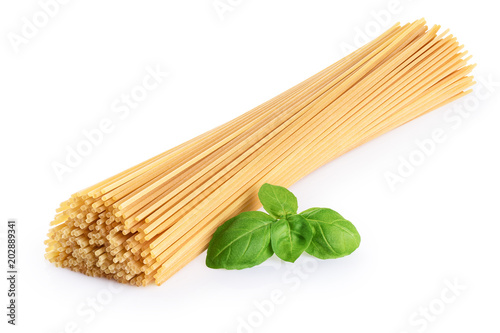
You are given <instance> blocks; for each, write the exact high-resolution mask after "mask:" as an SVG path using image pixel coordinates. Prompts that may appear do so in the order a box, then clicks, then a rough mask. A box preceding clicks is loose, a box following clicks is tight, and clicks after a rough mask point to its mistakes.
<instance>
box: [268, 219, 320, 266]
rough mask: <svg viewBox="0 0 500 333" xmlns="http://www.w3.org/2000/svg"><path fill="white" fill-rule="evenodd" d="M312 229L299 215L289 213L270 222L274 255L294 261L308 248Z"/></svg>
mask: <svg viewBox="0 0 500 333" xmlns="http://www.w3.org/2000/svg"><path fill="white" fill-rule="evenodd" d="M312 237H313V230H312V228H311V226H310V225H309V223H308V222H307V220H306V219H305V218H303V217H302V216H300V215H290V216H287V217H285V218H282V219H280V220H278V221H276V222H274V223H272V224H271V244H272V246H273V250H274V253H276V255H277V256H278V257H279V258H281V259H283V260H285V261H289V262H295V260H297V258H298V257H300V255H301V254H302V253H303V252H304V251H305V250H306V249H307V248H308V246H309V244H310V243H311V239H312Z"/></svg>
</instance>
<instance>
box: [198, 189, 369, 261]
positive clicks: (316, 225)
mask: <svg viewBox="0 0 500 333" xmlns="http://www.w3.org/2000/svg"><path fill="white" fill-rule="evenodd" d="M259 199H260V202H261V203H262V206H263V207H264V209H265V210H266V211H267V212H268V213H269V214H266V213H263V212H259V211H254V212H244V213H241V214H239V215H237V216H235V217H233V218H232V219H230V220H228V221H226V222H225V223H224V224H223V225H221V226H220V227H219V228H218V229H217V231H215V233H214V235H213V237H212V240H211V241H210V244H209V246H208V252H207V260H206V264H207V266H208V267H210V268H225V269H243V268H249V267H253V266H256V265H259V264H261V263H263V262H264V261H266V260H267V259H268V258H269V257H271V256H272V255H273V253H276V255H277V256H278V257H279V258H281V259H282V260H284V261H289V262H295V260H297V259H298V258H299V257H300V255H301V254H302V253H304V251H305V252H307V253H309V254H310V255H312V256H315V257H317V258H319V259H335V258H341V257H344V256H347V255H349V254H351V253H352V252H354V250H356V249H357V248H358V247H359V244H360V242H361V238H360V236H359V233H358V231H357V230H356V228H355V227H354V225H353V224H352V223H351V222H349V221H347V220H346V219H344V218H343V217H342V216H341V215H340V214H339V213H337V212H336V211H334V210H331V209H329V208H310V209H308V210H305V211H303V212H302V213H300V214H297V209H298V204H297V198H296V197H295V195H293V193H292V192H290V191H289V190H287V189H286V188H284V187H281V186H275V185H271V184H264V185H262V186H261V188H260V190H259Z"/></svg>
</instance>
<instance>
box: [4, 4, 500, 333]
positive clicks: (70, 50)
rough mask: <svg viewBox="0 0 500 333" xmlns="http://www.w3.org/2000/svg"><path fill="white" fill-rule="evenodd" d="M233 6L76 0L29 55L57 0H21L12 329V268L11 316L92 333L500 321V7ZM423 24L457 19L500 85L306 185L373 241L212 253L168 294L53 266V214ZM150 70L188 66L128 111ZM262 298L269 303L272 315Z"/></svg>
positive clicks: (306, 204)
mask: <svg viewBox="0 0 500 333" xmlns="http://www.w3.org/2000/svg"><path fill="white" fill-rule="evenodd" d="M46 1H48V0H45V1H43V2H46ZM223 3H232V5H230V6H232V9H233V10H232V11H230V12H226V13H225V15H223V20H222V19H221V17H220V16H219V15H218V13H217V11H216V10H215V9H214V7H213V0H203V1H200V0H197V1H159V0H156V1H153V0H145V1H124V0H120V1H118V0H114V1H96V0H87V1H77V0H74V1H69V2H68V3H67V4H64V5H60V8H59V10H58V12H57V13H56V14H55V15H54V17H51V18H50V19H49V22H48V23H47V25H46V26H44V27H42V28H40V29H39V31H38V33H37V34H36V35H34V36H32V37H31V38H28V39H27V40H26V41H25V42H26V43H24V44H22V45H20V46H19V48H18V52H15V48H14V47H13V45H12V43H11V42H10V41H9V38H8V36H12V34H21V29H22V27H23V25H24V24H25V23H24V21H23V17H26V18H28V20H30V21H32V17H33V15H34V14H36V13H37V12H39V11H40V10H41V9H40V8H41V7H40V5H39V3H38V2H37V1H34V0H29V1H28V0H23V1H2V3H1V5H0V30H1V31H0V35H1V37H2V38H1V42H0V52H1V53H0V56H1V61H0V89H1V90H0V91H1V98H0V110H1V122H0V124H1V130H0V135H1V139H0V142H1V155H2V162H1V165H0V168H1V172H0V175H1V188H0V203H1V204H0V207H1V211H0V219H1V221H2V228H1V229H0V230H1V233H2V237H3V238H2V239H1V242H2V244H1V249H2V250H1V253H2V254H1V258H2V259H1V260H2V264H1V266H2V270H3V271H4V270H5V261H6V260H5V257H6V253H5V252H6V251H5V249H6V245H5V229H6V228H5V224H6V220H7V219H8V218H16V219H17V220H18V224H19V227H18V229H19V230H18V237H19V271H20V275H19V285H18V288H19V296H18V304H19V308H18V326H16V327H11V326H10V325H7V324H6V316H5V312H6V309H5V306H4V305H5V304H6V302H7V297H6V289H7V286H6V284H5V279H4V278H2V279H1V280H2V281H3V282H2V283H1V288H2V289H1V291H0V294H1V295H2V298H1V302H0V304H2V306H1V308H2V309H3V310H2V311H1V312H2V313H1V316H0V317H1V318H2V320H1V321H2V324H1V325H2V327H7V328H8V332H32V331H36V332H57V333H58V332H65V331H66V332H72V331H73V329H72V325H77V330H76V331H81V332H109V331H110V330H112V331H113V332H118V331H122V332H134V331H139V330H140V331H142V332H148V331H150V332H153V331H155V332H167V331H168V332H237V331H238V329H240V331H241V332H305V331H314V330H317V331H321V332H384V333H386V332H394V333H401V332H407V333H413V332H475V331H479V332H498V331H499V330H500V322H499V321H498V313H499V311H500V302H499V299H500V286H499V281H500V270H499V260H498V255H499V254H500V241H499V240H498V237H499V234H500V223H499V222H500V221H499V220H500V219H499V214H498V207H499V199H500V194H499V188H500V174H499V170H500V160H499V158H498V144H499V142H500V141H499V140H500V131H499V130H498V129H499V124H500V113H499V112H498V111H499V110H498V108H499V98H498V92H499V91H500V86H498V82H499V81H500V74H499V65H498V54H499V51H500V50H499V45H498V32H499V25H498V21H499V20H498V8H494V7H492V6H494V2H493V1H486V0H476V1H473V2H470V1H451V0H447V1H430V0H419V1H417V0H414V1H410V0H400V1H399V5H397V6H396V7H397V9H398V10H397V12H394V11H393V13H391V14H390V24H389V23H386V22H382V23H376V22H377V21H376V20H375V18H374V16H372V15H373V14H371V13H373V12H377V13H380V11H387V10H388V9H392V7H391V5H390V4H389V3H390V1H388V0H376V1H374V0H363V1H342V2H339V1H331V0H330V1H327V0H324V1H319V0H308V1H304V0H303V1H293V0H280V1H264V0H241V1H236V0H233V1H229V0H228V1H226V0H224V1H223ZM495 4H496V3H495ZM420 17H425V18H426V19H427V20H428V22H429V23H430V24H435V23H436V24H441V25H442V26H443V27H446V28H450V29H451V31H452V33H453V34H455V35H456V36H458V38H459V41H460V42H462V43H464V44H465V45H466V48H467V49H468V50H469V51H470V52H471V54H473V55H474V62H476V63H478V67H477V68H476V70H475V73H474V74H475V75H476V76H480V77H482V78H483V79H485V80H486V79H488V76H490V79H491V80H493V81H495V82H497V83H496V84H497V86H496V87H494V88H493V89H494V90H495V91H494V93H493V94H492V93H488V90H486V88H485V87H484V85H483V86H482V87H480V88H479V89H481V92H482V93H483V94H482V95H481V96H482V98H481V100H480V101H479V103H478V105H477V107H475V108H474V111H473V112H471V113H470V114H468V116H467V117H463V116H462V118H456V117H457V114H456V113H455V111H453V109H452V108H451V106H448V107H445V108H442V109H440V110H437V111H434V112H433V113H431V114H429V115H427V116H424V117H422V118H420V119H417V120H415V121H413V122H412V123H410V124H407V125H405V126H403V127H400V128H398V129H397V130H394V131H393V132H391V133H389V134H386V135H384V136H383V137H380V138H378V139H376V140H374V141H372V142H370V143H368V144H366V145H364V146H362V147H360V148H358V149H356V150H355V151H352V152H350V153H348V154H346V155H345V156H343V157H341V158H339V159H337V160H336V161H334V162H332V163H330V164H329V165H327V166H325V167H323V168H321V169H320V170H317V171H316V172H314V173H312V174H311V175H309V176H308V177H306V178H304V179H303V180H301V181H300V182H298V183H297V184H295V185H294V186H292V187H291V190H292V191H293V192H294V193H295V194H296V195H297V196H298V198H299V205H300V207H299V208H300V209H301V210H303V209H307V208H310V207H312V206H324V207H331V208H333V209H335V210H337V211H339V212H340V213H341V214H342V215H344V216H345V217H346V218H348V219H350V220H351V221H352V222H353V223H354V224H355V225H356V227H357V228H358V230H359V231H360V234H361V236H362V243H361V247H360V248H359V249H358V250H357V251H356V252H355V253H354V254H353V255H351V256H349V257H346V258H343V259H339V260H330V261H313V260H312V259H310V258H308V257H304V258H303V259H302V260H301V261H300V262H299V263H297V264H296V265H295V266H293V265H284V264H281V263H280V262H279V261H278V260H277V259H276V258H275V257H274V258H273V259H272V260H271V261H270V262H269V263H267V264H265V265H263V266H261V267H258V268H253V269H248V270H244V271H239V272H234V271H223V270H210V269H208V268H206V267H205V265H204V260H205V254H203V255H201V256H200V257H198V258H197V259H196V260H194V261H193V262H192V263H191V264H189V265H188V266H187V267H186V268H184V269H183V270H182V271H180V272H179V273H178V274H176V275H175V276H174V277H173V278H171V279H170V280H169V281H167V282H166V283H165V284H163V285H162V286H161V287H156V286H150V287H147V288H136V287H129V286H123V287H122V286H120V285H118V284H110V282H108V281H107V280H102V279H96V278H89V277H86V276H83V275H80V274H77V273H73V272H70V271H68V270H63V269H58V268H55V267H53V266H52V265H50V264H49V263H48V262H47V261H46V260H44V258H43V253H44V245H43V240H44V239H45V234H46V232H47V230H48V228H49V226H48V223H49V221H50V220H51V218H52V217H53V215H54V209H55V208H56V207H58V205H59V203H60V202H61V201H63V200H65V199H66V198H67V197H68V196H69V195H70V194H72V193H74V192H76V191H77V190H80V189H81V188H84V187H86V186H89V185H92V184H94V183H96V182H97V181H99V180H101V179H103V178H106V177H108V176H111V175H113V174H115V173H118V172H119V171H122V170H123V169H125V168H127V167H129V166H132V165H134V164H136V163H139V162H141V161H143V160H145V159H147V158H149V157H151V156H154V155H156V154H158V153H160V152H163V151H164V150H166V149H168V148H170V147H173V146H175V145H177V144H179V143H182V142H183V141H185V140H187V139H190V138H192V137H194V136H195V135H197V134H200V133H202V132H204V131H206V130H209V129H211V128H213V127H215V126H217V125H219V124H222V123H224V122H226V121H228V120H230V119H232V118H234V117H236V116H237V115H240V114H241V113H243V112H245V111H247V110H248V109H250V108H252V107H254V106H256V105H258V104H260V103H262V102H264V101H266V100H267V99H269V98H271V97H273V96H275V95H276V94H278V93H280V92H282V91H283V90H285V89H287V88H289V87H291V86H292V85H294V84H296V83H298V82H300V81H302V80H303V79H305V78H307V77H309V76H310V75H312V74H314V73H316V72H318V71H319V70H321V69H323V68H324V67H326V66H328V65H329V64H331V63H333V62H334V61H336V60H338V59H340V58H341V57H342V56H343V55H344V53H343V52H342V50H341V46H342V45H345V44H351V45H352V44H354V39H355V37H356V34H357V31H359V30H363V29H366V28H369V27H372V28H376V27H377V25H378V27H381V26H383V28H384V29H385V28H388V27H389V25H392V24H393V23H395V22H397V21H401V22H408V21H413V20H415V19H418V18H420ZM374 23H375V25H374ZM148 66H150V67H151V68H155V67H157V66H159V68H161V69H162V70H164V71H168V72H169V76H168V78H166V79H165V80H164V81H163V83H162V84H161V85H160V86H158V88H157V89H155V90H154V91H152V92H151V93H149V95H148V96H147V98H146V99H145V100H144V101H143V102H141V103H140V105H139V106H138V107H137V108H135V109H133V110H132V111H131V113H130V115H129V116H128V117H126V118H125V119H120V118H119V117H118V115H117V114H116V113H114V112H113V111H112V108H111V105H112V104H113V102H114V101H115V100H116V99H117V98H120V95H121V94H123V93H130V91H131V89H132V88H133V87H134V86H136V85H137V84H140V83H141V82H142V79H143V78H144V76H145V75H146V74H147V72H146V67H148ZM485 95H487V96H486V97H485ZM470 102H471V103H473V102H474V101H470ZM464 103H465V102H464V100H460V101H458V102H456V103H455V106H458V107H463V105H464ZM446 115H448V117H451V116H453V117H454V118H446ZM104 118H110V119H111V120H112V121H113V122H114V129H113V131H112V132H111V133H109V134H106V136H105V137H104V139H103V142H102V143H101V144H100V145H98V146H96V147H94V149H93V151H92V153H91V154H90V155H88V156H86V157H84V159H83V160H82V162H81V163H80V164H79V165H78V166H77V167H75V168H73V171H72V173H68V174H65V175H64V176H63V179H62V181H59V180H58V178H57V177H56V175H55V173H54V171H53V169H52V167H51V164H52V163H53V162H54V161H60V162H62V161H64V158H65V155H66V147H67V146H70V147H75V146H76V145H77V144H78V143H79V142H80V141H81V140H83V139H85V137H84V136H83V134H82V131H84V130H91V129H94V128H96V127H97V126H98V124H99V122H100V121H101V120H102V119H104ZM435 129H442V130H443V131H444V132H445V135H446V140H445V141H444V142H441V143H439V144H437V145H436V147H435V149H434V151H433V152H432V153H431V154H429V156H427V157H426V159H425V161H424V163H422V164H421V165H419V166H417V167H416V168H415V170H414V172H413V174H411V175H410V176H408V177H407V178H405V182H404V183H399V184H397V185H396V186H395V188H394V190H391V188H390V186H389V185H388V183H387V181H386V180H385V177H384V175H385V174H386V173H387V172H397V168H398V166H399V164H400V157H401V158H405V159H408V157H409V156H410V155H411V154H418V153H415V151H416V150H418V146H417V144H416V141H417V140H425V139H428V138H430V137H431V135H432V132H433V131H434V130H435ZM294 269H295V271H294ZM297 269H298V270H300V271H297ZM4 274H5V273H2V276H4ZM447 281H448V282H447ZM455 282H456V283H458V284H460V285H461V286H465V290H460V291H458V292H456V294H458V296H454V294H453V293H452V292H450V291H449V290H448V289H447V288H448V287H447V285H448V284H449V283H455ZM118 287H120V290H119V291H115V290H114V289H115V288H118ZM110 290H112V291H113V293H111V291H110ZM272 292H275V293H282V294H283V297H282V298H283V302H281V304H276V305H273V306H272V307H271V306H269V305H268V303H269V300H270V295H271V293H272ZM109 295H112V296H111V299H109ZM442 295H445V298H446V297H447V299H448V303H446V304H445V303H444V302H442V301H441V300H440V299H441V297H442ZM452 296H454V297H452ZM96 297H97V299H98V302H100V303H102V302H104V303H106V304H104V305H103V304H98V308H99V311H97V310H93V308H92V307H91V302H92V299H93V298H96ZM107 297H108V298H107ZM450 297H452V298H453V299H452V300H449V298H450ZM99 300H100V301H99ZM256 302H257V303H259V304H265V306H266V309H267V310H265V311H264V312H265V314H266V316H264V315H263V314H262V310H259V306H257V305H256ZM443 304H444V307H443ZM429 307H431V308H432V309H433V310H431V315H432V320H431V319H428V320H425V319H424V320H423V322H422V318H423V317H420V315H418V311H419V309H420V310H422V309H425V308H429ZM416 311H417V314H415V313H416ZM432 311H434V314H432ZM412 318H413V320H419V321H418V324H416V323H415V322H413V323H412V322H411V320H412ZM242 322H245V323H246V324H248V325H250V324H252V325H253V326H248V327H246V328H243V326H242V325H246V324H242ZM249 323H250V324H249ZM424 324H425V325H424ZM424 326H425V327H424ZM2 332H5V331H4V328H2Z"/></svg>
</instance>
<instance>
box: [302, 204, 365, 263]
mask: <svg viewBox="0 0 500 333" xmlns="http://www.w3.org/2000/svg"><path fill="white" fill-rule="evenodd" d="M300 215H301V216H303V217H304V218H305V219H306V220H307V221H308V222H309V223H310V224H311V226H312V228H313V230H314V236H313V238H312V241H311V244H310V245H309V247H308V248H307V250H306V252H307V253H309V254H310V255H313V256H315V257H317V258H319V259H335V258H341V257H344V256H347V255H349V254H351V253H352V252H354V250H356V249H357V248H358V247H359V244H360V242H361V237H360V236H359V233H358V231H357V230H356V227H354V225H353V224H352V223H351V222H349V221H347V220H346V219H344V218H343V217H342V216H341V215H340V214H339V213H337V212H336V211H334V210H331V209H329V208H310V209H308V210H305V211H303V212H302V213H300Z"/></svg>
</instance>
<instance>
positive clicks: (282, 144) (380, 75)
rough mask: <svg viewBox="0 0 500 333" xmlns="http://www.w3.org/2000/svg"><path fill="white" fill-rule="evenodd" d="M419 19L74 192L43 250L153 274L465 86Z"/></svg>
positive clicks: (59, 261)
mask: <svg viewBox="0 0 500 333" xmlns="http://www.w3.org/2000/svg"><path fill="white" fill-rule="evenodd" d="M439 28H440V27H439V26H433V27H431V28H428V27H427V26H426V23H425V21H424V20H423V19H421V20H418V21H415V22H413V23H409V24H405V25H403V26H401V25H399V24H396V25H394V26H393V27H392V28H390V29H389V30H387V31H386V32H385V33H383V34H382V35H381V36H380V37H378V38H377V39H375V40H373V41H372V42H370V43H368V44H367V45H365V46H363V47H362V48H360V49H358V50H357V51H355V52H353V53H352V54H350V55H348V56H347V57H345V58H343V59H341V60H340V61H338V62H336V63H335V64H333V65H331V66H329V67H328V68H326V69H324V70H323V71H321V72H319V73H318V74H316V75H314V76H312V77H311V78H309V79H307V80H305V81H304V82H302V83H300V84H298V85H296V86H295V87H293V88H291V89H289V90H287V91H285V92H283V93H282V94H280V95H278V96H276V97H275V98H273V99H271V100H269V101H268V102H266V103H264V104H262V105H260V106H258V107H256V108H255V109H253V110H250V111H249V112H247V113H245V114H243V115H241V116H240V117H238V118H235V119H234V120H232V121H230V122H228V123H226V124H224V125H222V126H219V127H217V128H215V129H213V130H211V131H209V132H207V133H205V134H202V135H200V136H198V137H196V138H194V139H192V140H190V141H188V142H186V143H184V144H181V145H179V146H177V147H175V148H172V149H170V150H168V151H166V152H164V153H162V154H160V155H158V156H156V157H153V158H151V159H149V160H147V161H145V162H143V163H141V164H138V165H136V166H134V167H132V168H129V169H127V170H125V171H123V172H121V173H119V174H117V175H115V176H113V177H110V178H108V179H106V180H103V181H101V182H99V183H97V184H95V185H93V186H90V187H88V188H86V189H84V190H82V191H79V192H77V193H75V194H73V195H72V196H71V197H70V198H69V199H68V200H67V201H65V202H63V203H62V204H61V205H60V207H59V208H58V209H57V210H56V212H57V215H56V217H55V218H54V220H53V221H52V222H51V225H52V226H53V227H52V228H51V229H50V230H49V233H48V239H47V240H46V241H45V244H46V245H47V248H46V254H45V257H46V258H47V259H48V260H49V261H51V262H53V263H54V264H55V265H56V266H57V267H66V268H69V269H71V270H73V271H76V272H81V273H83V274H87V275H89V276H95V277H105V278H109V279H114V280H117V281H118V282H122V283H128V284H132V285H137V286H145V285H147V284H149V283H152V282H153V281H154V282H156V284H158V285H160V284H162V283H163V282H165V281H166V280H167V279H168V278H169V277H171V276H172V275H173V274H175V273H176V272H177V271H179V270H180V269H182V267H184V266H185V265H187V264H188V263H189V262H190V261H191V260H192V259H194V258H195V257H196V256H197V255H199V254H200V253H202V252H203V251H204V250H205V249H206V247H207V245H208V242H209V241H210V238H211V236H212V234H213V232H214V231H215V230H216V229H217V227H218V226H220V225H221V224H222V223H223V222H225V221H226V220H228V219H229V218H231V217H232V216H235V215H236V214H239V213H241V212H243V211H247V210H253V209H258V208H259V206H260V203H259V201H258V199H257V191H258V189H259V187H260V186H261V185H262V184H263V183H265V182H269V183H274V184H279V185H283V186H290V185H292V184H293V183H295V182H296V181H297V180H299V179H300V178H302V177H304V176H305V175H307V174H308V173H310V172H312V171H313V170H315V169H317V168H318V167H320V166H321V165H324V164H325V163H328V162H329V161H331V160H332V159H334V158H336V157H338V156H340V155H342V154H344V153H346V152H348V151H349V150H351V149H353V148H355V147H358V146H359V145H361V144H363V143H365V142H367V141H369V140H371V139H373V138H375V137H377V136H379V135H381V134H384V133H386V132H388V131H390V130H392V129H394V128H396V127H398V126H401V125H403V124H405V123H407V122H409V121H411V120H413V119H415V118H417V117H419V116H421V115H423V114H425V113H427V112H430V111H432V110H434V109H436V108H439V107H441V106H443V105H445V104H447V103H450V102H452V101H454V100H456V99H458V98H461V97H462V96H464V95H466V94H467V93H469V92H470V89H469V88H470V87H471V86H472V85H473V84H474V81H473V79H472V77H471V76H468V75H469V74H470V73H471V71H472V69H473V67H474V66H473V65H467V62H468V60H469V59H470V57H467V58H466V52H463V51H462V49H463V46H461V45H459V43H458V42H457V41H456V38H455V37H453V36H452V35H449V34H448V31H445V32H443V33H440V34H438V31H439Z"/></svg>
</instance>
